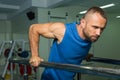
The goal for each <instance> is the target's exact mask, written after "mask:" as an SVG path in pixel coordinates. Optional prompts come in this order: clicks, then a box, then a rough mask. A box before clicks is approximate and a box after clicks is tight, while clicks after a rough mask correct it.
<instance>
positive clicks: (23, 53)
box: [18, 51, 29, 58]
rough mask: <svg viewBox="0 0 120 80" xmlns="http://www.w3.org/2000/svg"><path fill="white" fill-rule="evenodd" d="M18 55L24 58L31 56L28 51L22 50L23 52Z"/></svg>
mask: <svg viewBox="0 0 120 80" xmlns="http://www.w3.org/2000/svg"><path fill="white" fill-rule="evenodd" d="M18 55H19V56H20V57H22V58H27V57H28V56H29V53H28V51H22V52H21V53H18Z"/></svg>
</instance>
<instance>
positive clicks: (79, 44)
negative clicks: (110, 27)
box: [29, 7, 107, 80]
mask: <svg viewBox="0 0 120 80" xmlns="http://www.w3.org/2000/svg"><path fill="white" fill-rule="evenodd" d="M106 23H107V18H106V16H105V13H104V11H103V10H102V9H101V8H99V7H92V8H90V9H89V10H88V11H87V12H86V14H85V15H84V16H83V18H82V19H81V20H80V24H76V22H73V23H67V24H64V23H61V22H55V23H43V24H33V25H31V26H30V29H29V40H30V48H31V53H32V56H31V58H30V64H31V65H32V66H38V65H39V64H40V62H41V61H43V59H42V58H41V56H40V55H39V53H38V49H39V46H38V44H39V36H43V37H46V38H53V39H54V41H53V45H52V47H51V51H50V55H49V59H48V61H49V62H57V63H67V64H75V65H80V63H81V62H82V60H83V59H84V58H85V56H86V55H87V53H88V51H89V49H90V47H91V44H92V42H95V41H97V40H98V38H99V37H100V35H101V33H102V32H103V30H104V29H105V26H106ZM74 76H75V73H73V72H69V71H64V70H59V69H53V68H45V70H44V72H43V74H42V78H41V80H73V78H74Z"/></svg>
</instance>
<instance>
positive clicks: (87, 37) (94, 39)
mask: <svg viewBox="0 0 120 80" xmlns="http://www.w3.org/2000/svg"><path fill="white" fill-rule="evenodd" d="M83 35H84V36H85V40H87V41H90V42H96V41H97V40H98V38H99V36H93V35H92V36H90V35H89V34H88V33H87V32H85V30H84V29H83Z"/></svg>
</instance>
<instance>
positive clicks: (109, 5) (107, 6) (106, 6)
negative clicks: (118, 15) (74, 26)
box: [79, 3, 115, 14]
mask: <svg viewBox="0 0 120 80" xmlns="http://www.w3.org/2000/svg"><path fill="white" fill-rule="evenodd" d="M112 6H115V4H113V3H112V4H108V5H104V6H100V8H102V9H104V8H109V7H112ZM86 12H87V10H85V11H81V12H79V14H85V13H86Z"/></svg>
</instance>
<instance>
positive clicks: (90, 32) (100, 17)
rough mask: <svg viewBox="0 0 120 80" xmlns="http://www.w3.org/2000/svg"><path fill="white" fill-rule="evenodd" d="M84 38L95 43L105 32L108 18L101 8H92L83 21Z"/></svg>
mask: <svg viewBox="0 0 120 80" xmlns="http://www.w3.org/2000/svg"><path fill="white" fill-rule="evenodd" d="M80 23H81V24H80V25H81V30H82V32H81V33H82V37H83V38H84V39H86V40H89V41H91V42H95V41H97V40H98V38H99V37H100V35H101V33H102V32H103V30H104V28H105V26H106V23H107V17H106V15H105V13H104V11H103V10H102V9H101V8H99V7H92V8H90V9H89V10H88V11H87V12H86V14H85V15H84V16H83V18H82V19H81V22H80Z"/></svg>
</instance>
